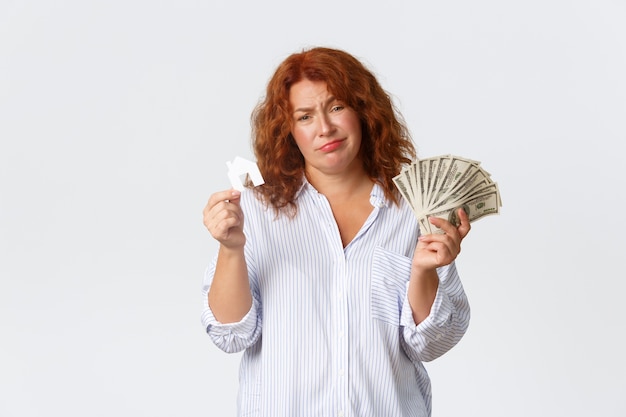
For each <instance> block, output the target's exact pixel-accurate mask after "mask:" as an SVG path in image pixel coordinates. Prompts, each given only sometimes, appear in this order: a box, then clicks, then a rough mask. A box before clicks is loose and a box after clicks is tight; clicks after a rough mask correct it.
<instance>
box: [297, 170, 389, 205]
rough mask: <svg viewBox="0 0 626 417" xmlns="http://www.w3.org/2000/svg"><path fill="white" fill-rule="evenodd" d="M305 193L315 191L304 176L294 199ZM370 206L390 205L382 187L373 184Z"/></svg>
mask: <svg viewBox="0 0 626 417" xmlns="http://www.w3.org/2000/svg"><path fill="white" fill-rule="evenodd" d="M306 191H315V192H317V190H316V189H315V188H314V187H313V186H312V185H311V183H310V182H309V181H308V180H307V179H306V177H305V176H303V177H302V185H301V186H300V188H299V189H298V191H297V192H296V196H295V198H296V199H298V197H299V196H300V194H302V193H304V192H306ZM370 204H371V205H372V206H373V207H377V208H383V207H387V206H389V204H390V201H389V200H388V199H387V198H386V197H385V192H384V191H383V187H381V186H380V184H379V183H377V182H376V183H374V186H373V187H372V191H371V193H370Z"/></svg>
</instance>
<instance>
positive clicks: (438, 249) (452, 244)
mask: <svg viewBox="0 0 626 417" xmlns="http://www.w3.org/2000/svg"><path fill="white" fill-rule="evenodd" d="M457 214H458V217H459V219H460V220H461V224H460V225H459V226H458V227H455V226H454V225H453V224H452V223H450V222H449V221H447V220H445V219H440V218H437V217H431V218H430V219H429V221H430V223H431V224H433V225H434V226H436V227H438V228H439V229H441V230H443V232H444V233H443V234H438V233H433V234H429V235H422V236H420V237H419V241H418V242H417V247H416V248H415V254H414V256H413V266H414V268H417V269H418V270H421V271H427V270H432V269H436V268H438V267H440V266H444V265H448V264H450V263H451V262H452V261H454V260H455V259H456V257H457V255H458V254H459V253H460V252H461V241H462V240H463V239H464V238H465V236H467V234H468V233H469V231H470V229H471V226H470V222H469V218H468V217H467V214H466V213H465V211H463V209H462V208H459V209H458V210H457Z"/></svg>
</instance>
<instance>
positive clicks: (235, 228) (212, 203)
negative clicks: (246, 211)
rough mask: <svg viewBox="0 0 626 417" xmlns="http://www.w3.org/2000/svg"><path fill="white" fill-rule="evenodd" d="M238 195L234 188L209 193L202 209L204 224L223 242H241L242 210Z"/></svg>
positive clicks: (229, 243)
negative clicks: (209, 195)
mask: <svg viewBox="0 0 626 417" xmlns="http://www.w3.org/2000/svg"><path fill="white" fill-rule="evenodd" d="M240 197H241V193H240V192H239V191H236V190H232V189H231V190H225V191H218V192H216V193H214V194H212V195H211V197H210V198H209V201H208V202H207V204H206V206H205V207H204V209H203V211H202V215H203V223H204V226H205V227H206V228H207V229H208V230H209V232H210V233H211V235H212V236H213V237H214V238H215V239H217V240H218V241H220V242H221V243H223V244H227V245H231V244H234V243H239V242H241V229H242V227H243V212H242V210H241V207H240V205H239V203H240ZM233 232H236V234H233ZM233 239H235V240H234V241H233Z"/></svg>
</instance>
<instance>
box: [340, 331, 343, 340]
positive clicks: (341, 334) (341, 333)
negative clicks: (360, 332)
mask: <svg viewBox="0 0 626 417" xmlns="http://www.w3.org/2000/svg"><path fill="white" fill-rule="evenodd" d="M342 337H343V332H342V331H340V332H339V338H340V339H341V338H342Z"/></svg>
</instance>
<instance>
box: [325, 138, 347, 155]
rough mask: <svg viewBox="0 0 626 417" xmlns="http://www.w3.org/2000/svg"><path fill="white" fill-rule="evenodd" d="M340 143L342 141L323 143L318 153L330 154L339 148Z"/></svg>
mask: <svg viewBox="0 0 626 417" xmlns="http://www.w3.org/2000/svg"><path fill="white" fill-rule="evenodd" d="M342 143H343V139H341V140H333V141H332V142H328V143H325V144H324V145H323V146H322V147H321V148H320V151H322V152H332V151H334V150H335V149H337V148H338V147H340V146H341V144H342Z"/></svg>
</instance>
